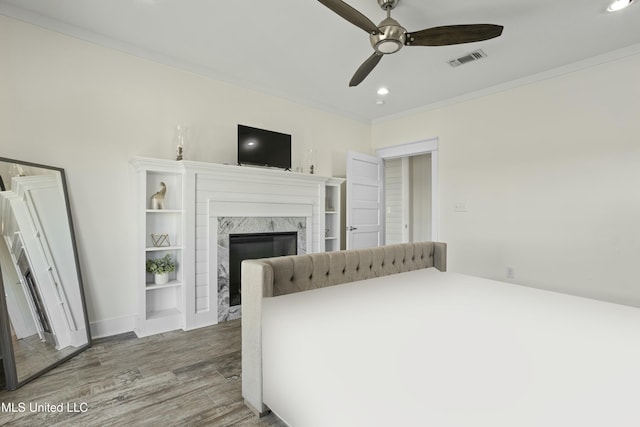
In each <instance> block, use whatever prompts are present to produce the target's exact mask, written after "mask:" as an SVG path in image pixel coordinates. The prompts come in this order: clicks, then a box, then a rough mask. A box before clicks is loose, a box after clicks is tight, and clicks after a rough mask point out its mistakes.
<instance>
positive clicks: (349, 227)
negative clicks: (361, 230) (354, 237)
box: [347, 225, 358, 231]
mask: <svg viewBox="0 0 640 427" xmlns="http://www.w3.org/2000/svg"><path fill="white" fill-rule="evenodd" d="M357 229H358V227H354V226H352V225H350V226H348V227H347V231H353V230H357Z"/></svg>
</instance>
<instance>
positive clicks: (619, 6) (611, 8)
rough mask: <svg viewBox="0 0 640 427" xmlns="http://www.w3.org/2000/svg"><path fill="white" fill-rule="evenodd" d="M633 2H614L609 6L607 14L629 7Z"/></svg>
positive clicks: (620, 0) (624, 0) (625, 0)
mask: <svg viewBox="0 0 640 427" xmlns="http://www.w3.org/2000/svg"><path fill="white" fill-rule="evenodd" d="M634 1H635V0H614V1H612V2H611V3H610V4H609V7H608V8H607V12H617V11H619V10H622V9H624V8H625V7H628V6H631V3H633V2H634Z"/></svg>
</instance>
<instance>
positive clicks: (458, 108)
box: [372, 55, 640, 306]
mask: <svg viewBox="0 0 640 427" xmlns="http://www.w3.org/2000/svg"><path fill="white" fill-rule="evenodd" d="M638 70H640V55H634V56H629V57H627V58H624V59H620V60H616V61H613V62H609V63H604V64H600V65H597V66H593V67H591V68H588V69H583V70H580V71H576V72H572V73H569V74H565V75H562V76H559V77H555V78H550V79H547V80H544V81H539V82H536V83H532V84H528V85H526V86H522V87H519V88H516V89H511V90H506V91H504V92H501V93H496V94H493V95H488V96H485V97H482V98H478V99H475V100H469V101H466V102H460V103H458V104H455V105H451V106H446V107H442V108H439V109H435V110H430V111H426V110H425V111H423V112H415V113H413V114H411V115H407V116H405V117H400V118H395V119H393V120H391V119H389V120H386V121H377V122H376V123H374V125H373V129H372V141H373V147H374V148H376V149H377V148H380V147H384V146H389V145H395V144H401V143H407V142H412V141H418V140H424V139H427V138H430V137H438V138H439V154H440V157H439V182H440V184H439V185H440V202H441V205H440V206H441V212H440V218H441V228H440V234H439V236H440V239H441V240H442V241H445V242H447V243H448V244H449V255H448V262H449V269H450V270H451V271H457V272H462V273H468V274H473V275H479V276H484V277H489V278H496V279H500V280H506V277H505V271H506V268H507V267H512V268H513V269H514V272H515V278H514V280H513V281H514V282H516V283H521V284H527V285H531V286H536V287H542V288H549V289H554V290H558V291H561V292H566V293H572V294H578V295H584V296H589V297H595V298H600V299H604V300H609V301H617V302H621V303H626V304H631V305H636V306H640V288H638V267H637V265H638V257H639V256H640V73H638ZM457 202H465V203H466V204H467V207H468V212H454V204H455V203H457Z"/></svg>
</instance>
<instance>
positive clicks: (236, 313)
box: [209, 201, 313, 322]
mask: <svg viewBox="0 0 640 427" xmlns="http://www.w3.org/2000/svg"><path fill="white" fill-rule="evenodd" d="M312 214H313V205H312V203H286V202H283V203H281V202H266V201H261V202H246V201H245V202H230V201H210V202H209V224H210V226H209V231H210V236H211V242H210V248H212V249H213V248H215V255H214V254H212V257H211V258H212V260H215V262H216V264H217V268H216V269H213V268H212V269H211V270H210V277H209V281H210V283H217V286H216V288H217V298H214V299H213V300H214V301H217V304H218V308H217V312H218V322H224V321H227V320H233V319H238V318H239V317H240V315H241V306H235V307H230V305H229V234H232V233H233V234H245V233H247V234H248V233H267V232H283V231H295V232H297V248H298V254H303V253H306V252H307V248H310V247H311V245H312V233H311V232H312V229H313V227H312V221H313V215H312ZM212 252H213V251H212Z"/></svg>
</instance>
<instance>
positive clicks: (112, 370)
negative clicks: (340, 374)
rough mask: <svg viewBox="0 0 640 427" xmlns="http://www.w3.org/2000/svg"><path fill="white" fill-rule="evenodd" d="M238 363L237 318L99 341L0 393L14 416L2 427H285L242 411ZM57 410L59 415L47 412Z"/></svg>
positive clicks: (4, 416)
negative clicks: (61, 362) (39, 374)
mask: <svg viewBox="0 0 640 427" xmlns="http://www.w3.org/2000/svg"><path fill="white" fill-rule="evenodd" d="M241 364H242V363H241V337H240V321H239V320H233V321H230V322H225V323H221V324H218V325H214V326H210V327H207V328H200V329H197V330H194V331H188V332H184V331H173V332H168V333H164V334H158V335H153V336H150V337H144V338H136V337H135V335H134V334H131V333H129V334H122V335H118V336H114V337H108V338H105V339H98V340H96V341H95V342H94V345H93V346H92V347H91V348H90V349H89V350H87V351H85V352H84V353H82V354H80V355H79V356H77V357H75V358H73V359H71V360H70V361H67V362H65V363H63V364H62V365H60V366H58V367H56V368H55V369H53V370H51V371H50V372H48V373H47V374H45V375H43V376H42V377H40V378H38V379H36V380H34V381H32V382H30V383H28V384H26V385H25V386H23V387H21V388H20V389H18V390H15V391H12V392H9V391H6V390H3V391H0V402H2V403H3V404H4V405H5V409H8V408H10V406H8V405H10V404H13V405H14V408H15V410H16V411H15V412H11V411H10V410H5V411H3V412H0V425H12V426H33V425H42V426H45V425H46V426H58V425H59V426H101V427H102V426H121V425H123V424H129V425H180V426H231V425H246V426H269V427H281V426H284V425H285V424H284V423H283V422H282V421H281V420H279V419H278V418H277V417H276V416H274V415H273V414H271V415H269V416H266V417H263V418H258V417H256V416H255V415H254V414H253V413H252V412H251V411H250V410H249V409H248V408H247V407H246V406H245V405H244V403H243V399H242V389H241V387H242V380H241V375H242V372H241ZM20 404H22V405H24V411H22V412H21V411H20ZM60 404H62V409H63V411H62V412H58V411H56V412H54V411H52V410H50V409H51V408H52V407H55V408H56V409H58V408H59V406H58V405H60ZM37 405H49V406H48V407H46V406H45V407H44V408H43V407H42V406H41V407H37ZM43 409H45V410H43ZM47 409H48V410H47Z"/></svg>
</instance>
